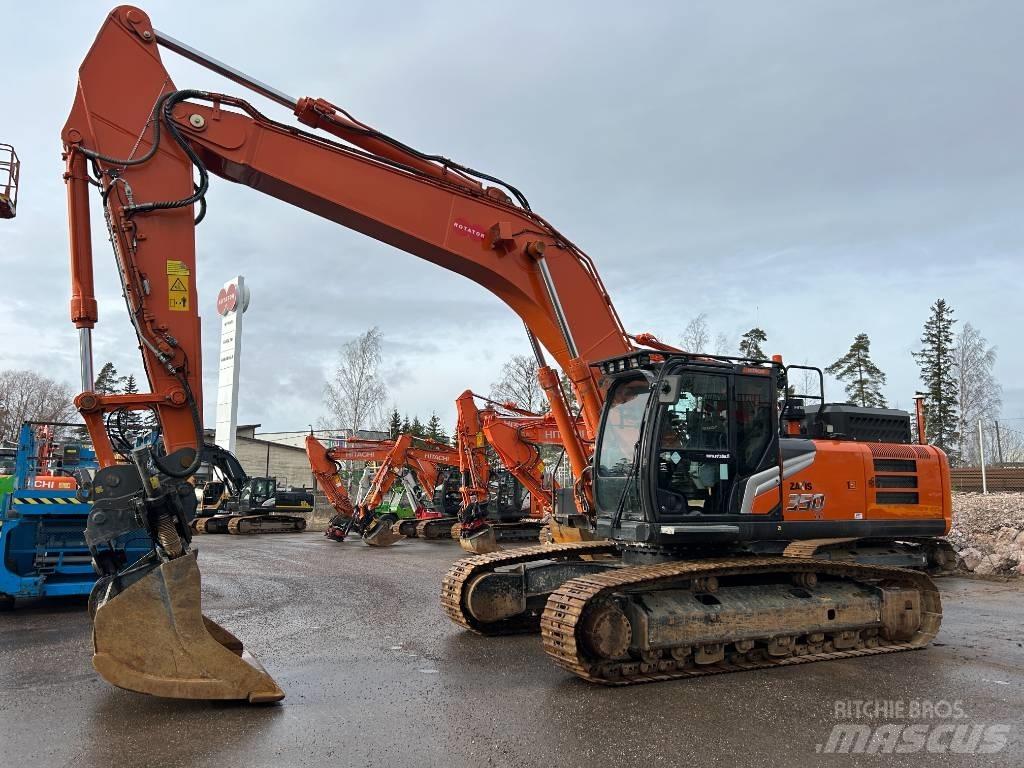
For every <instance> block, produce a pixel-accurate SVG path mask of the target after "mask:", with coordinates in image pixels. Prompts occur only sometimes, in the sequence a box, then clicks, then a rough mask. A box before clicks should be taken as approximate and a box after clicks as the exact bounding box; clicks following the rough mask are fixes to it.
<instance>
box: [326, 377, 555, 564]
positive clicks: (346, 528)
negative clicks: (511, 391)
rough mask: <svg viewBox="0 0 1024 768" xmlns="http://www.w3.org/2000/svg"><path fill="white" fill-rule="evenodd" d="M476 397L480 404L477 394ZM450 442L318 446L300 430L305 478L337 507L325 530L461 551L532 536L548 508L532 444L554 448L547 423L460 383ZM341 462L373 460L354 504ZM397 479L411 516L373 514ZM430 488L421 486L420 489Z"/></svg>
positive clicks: (376, 541) (547, 485) (547, 488)
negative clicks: (456, 546)
mask: <svg viewBox="0 0 1024 768" xmlns="http://www.w3.org/2000/svg"><path fill="white" fill-rule="evenodd" d="M477 400H480V401H482V402H484V403H485V407H484V408H483V409H480V408H478V407H477V405H476V401H477ZM456 406H457V409H458V425H457V427H456V434H455V446H454V447H452V446H449V445H447V444H443V443H437V442H434V441H431V440H427V439H423V438H416V437H414V436H412V435H409V434H403V435H399V436H397V438H395V439H394V440H371V439H362V438H354V439H349V440H346V441H345V442H344V444H343V445H340V446H337V447H332V448H326V447H325V446H324V445H323V444H322V443H320V441H319V440H317V439H316V437H315V436H313V435H312V434H310V435H309V436H307V437H306V454H307V456H308V458H309V463H310V467H311V469H312V472H313V476H314V478H315V479H316V481H317V484H318V485H319V487H320V488H321V489H322V490H323V492H324V494H325V496H326V497H327V499H328V501H329V502H330V504H331V506H333V507H334V510H335V512H336V513H337V514H336V515H335V517H333V518H332V519H331V520H330V521H329V523H328V525H327V530H326V531H325V535H326V536H327V537H328V538H330V539H332V540H334V541H344V540H345V538H346V537H347V536H348V535H349V533H351V532H352V531H355V532H356V533H357V534H358V535H359V536H360V537H361V538H362V540H363V541H365V542H366V543H367V544H369V545H370V546H374V547H383V546H388V545H390V544H393V543H394V542H395V541H397V540H399V539H401V538H406V537H410V538H423V539H446V538H454V539H457V540H458V541H459V543H460V544H461V545H462V547H463V548H464V549H466V550H467V551H469V552H475V553H486V552H493V551H496V550H497V549H498V541H499V540H500V541H523V540H534V541H536V540H537V539H538V537H539V536H540V534H541V529H542V527H544V524H545V522H546V521H547V520H548V519H549V518H550V515H551V511H552V508H553V502H552V498H553V493H554V491H555V490H556V485H555V483H554V481H553V480H552V479H550V478H548V479H546V478H545V475H544V461H543V458H542V455H541V450H540V447H541V446H544V445H551V446H560V445H561V439H560V436H559V433H558V429H557V427H556V425H555V423H554V421H553V420H552V419H551V418H550V417H548V416H544V415H540V414H535V413H531V412H529V411H526V410H524V409H521V408H519V407H517V406H516V405H515V404H514V403H497V402H495V401H492V400H489V399H488V398H485V397H482V396H480V395H476V394H474V393H473V392H472V391H470V390H466V391H465V392H463V393H462V395H460V396H459V398H458V400H457V401H456ZM346 462H373V463H374V464H375V471H374V472H373V473H372V475H370V476H369V477H368V476H367V475H366V474H364V475H363V478H362V480H363V481H366V480H367V479H368V482H365V483H361V486H360V488H359V491H358V494H357V496H358V501H357V502H356V503H355V504H353V502H352V500H351V497H350V495H349V491H348V488H347V487H346V484H345V478H344V474H343V466H344V464H345V463H346ZM396 482H401V483H402V485H403V486H404V491H405V495H406V497H407V498H408V500H409V504H410V507H411V508H412V509H413V517H412V518H410V519H404V520H400V519H399V518H398V516H397V515H395V514H394V513H392V512H389V511H385V512H384V513H383V514H377V512H378V511H379V510H380V508H381V506H380V505H381V504H382V503H383V502H384V499H385V497H386V495H387V493H388V492H389V491H390V490H391V488H392V486H394V484H395V483H396ZM428 491H429V493H428Z"/></svg>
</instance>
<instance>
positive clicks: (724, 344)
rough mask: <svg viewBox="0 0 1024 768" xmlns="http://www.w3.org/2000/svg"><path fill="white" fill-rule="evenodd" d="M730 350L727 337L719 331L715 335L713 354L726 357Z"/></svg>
mask: <svg viewBox="0 0 1024 768" xmlns="http://www.w3.org/2000/svg"><path fill="white" fill-rule="evenodd" d="M730 349H732V344H730V343H729V337H728V336H727V335H725V334H724V333H722V332H721V331H719V332H718V333H717V334H716V335H715V354H716V355H728V354H729V350H730Z"/></svg>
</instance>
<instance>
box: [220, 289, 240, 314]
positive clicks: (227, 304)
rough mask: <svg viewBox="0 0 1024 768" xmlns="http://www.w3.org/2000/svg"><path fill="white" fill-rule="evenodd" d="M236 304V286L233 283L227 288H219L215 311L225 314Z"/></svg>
mask: <svg viewBox="0 0 1024 768" xmlns="http://www.w3.org/2000/svg"><path fill="white" fill-rule="evenodd" d="M237 306H238V288H237V287H236V286H235V284H234V283H232V284H231V285H229V286H228V287H227V288H221V289H220V293H218V294H217V312H218V313H219V314H221V315H226V314H227V313H228V312H231V311H232V310H233V309H234V308H235V307H237Z"/></svg>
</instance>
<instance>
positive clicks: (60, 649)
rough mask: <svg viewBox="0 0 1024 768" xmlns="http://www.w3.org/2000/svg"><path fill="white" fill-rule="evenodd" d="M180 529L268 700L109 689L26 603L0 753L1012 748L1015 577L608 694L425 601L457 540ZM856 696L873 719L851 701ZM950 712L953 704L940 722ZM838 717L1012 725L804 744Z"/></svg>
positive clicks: (480, 757) (79, 756) (212, 601)
mask: <svg viewBox="0 0 1024 768" xmlns="http://www.w3.org/2000/svg"><path fill="white" fill-rule="evenodd" d="M197 542H198V545H199V549H200V565H201V568H202V573H203V578H204V585H203V601H204V611H205V612H206V613H207V614H208V615H210V616H211V617H212V618H214V619H215V620H217V621H219V622H220V623H222V624H223V625H224V626H225V627H227V628H228V629H230V630H231V631H233V632H234V633H235V634H236V635H238V636H239V637H240V638H241V639H242V640H244V641H245V643H246V645H247V647H248V648H249V650H251V651H252V652H253V653H254V654H255V655H257V656H258V657H259V658H260V659H261V660H262V662H263V664H264V665H265V666H266V668H267V670H268V672H270V674H271V675H273V676H274V678H275V679H276V680H277V681H278V683H279V684H280V685H281V686H282V687H283V688H284V689H285V691H286V693H287V698H286V699H285V700H284V702H282V703H281V704H279V705H271V706H261V707H252V706H245V705H234V704H212V703H206V702H187V701H168V700H161V699H155V698H151V697H147V696H141V695H137V694H132V693H127V692H125V691H121V690H118V689H116V688H113V687H111V686H109V685H107V684H106V683H105V682H104V681H103V680H101V679H100V678H99V676H98V675H97V674H96V673H95V672H94V671H93V669H92V666H91V664H90V661H89V659H90V652H91V643H90V622H89V618H88V615H87V613H86V612H85V608H84V603H83V602H82V601H64V602H59V603H45V604H35V605H30V606H26V607H22V608H19V609H18V610H16V611H15V612H13V613H7V614H0V765H5V766H17V767H18V768H30V767H32V766H46V767H47V768H50V767H56V766H75V767H76V768H91V767H92V766H97V767H99V768H111V766H115V767H117V768H120V767H121V766H132V768H137V767H148V766H168V767H169V766H211V767H216V768H233V767H234V766H239V767H242V766H245V768H260V767H262V766H274V767H275V768H279V767H285V766H288V767H290V766H387V767H388V768H398V767H399V766H552V767H555V766H559V767H560V766H572V767H575V766H588V767H590V766H615V767H616V768H628V767H630V766H705V765H707V766H747V765H750V766H757V765H780V766H815V765H837V766H859V765H922V766H924V765H928V766H942V765H971V766H977V765H1007V766H1019V765H1022V764H1024V736H1022V731H1024V727H1022V713H1024V632H1022V628H1024V601H1022V597H1024V584H1022V583H1021V582H1016V583H995V582H984V581H976V580H968V579H961V578H945V579H942V580H940V587H941V590H942V593H943V600H944V610H945V618H944V621H943V627H942V631H941V633H940V635H939V637H938V638H937V642H936V643H934V644H933V645H932V646H931V647H929V648H928V649H926V650H923V651H915V652H911V653H901V654H893V655H888V656H879V657H873V658H861V659H851V660H845V661H833V662H827V663H822V664H811V665H802V666H796V667H788V668H781V669H775V670H768V671H754V672H744V673H739V674H734V675H722V676H716V677H708V678H701V679H696V680H688V681H677V682H670V683H657V684H652V685H642V686H632V687H629V688H620V689H610V688H603V687H597V686H594V685H591V684H588V683H584V682H582V681H580V680H577V679H575V678H573V677H572V676H570V675H569V674H568V673H566V672H563V671H561V670H559V669H557V668H556V667H554V666H553V665H552V664H550V663H549V662H548V661H547V658H546V657H545V655H544V654H543V652H542V650H541V647H540V640H539V638H538V637H536V636H533V637H529V636H527V637H511V638H497V639H493V638H492V639H487V638H482V637H477V636H475V635H472V634H470V633H467V632H465V631H462V630H461V629H459V628H457V627H456V626H455V625H453V624H451V623H450V622H449V621H448V619H446V618H445V617H444V615H443V614H442V613H441V610H440V608H439V605H438V598H437V595H438V587H439V584H440V580H441V577H442V575H443V574H444V572H445V571H446V570H447V568H448V566H449V565H450V564H451V562H452V561H454V560H455V559H457V558H458V557H459V556H460V550H459V549H458V548H457V547H456V546H455V545H454V544H453V543H451V542H447V543H438V542H424V541H404V542H401V543H399V544H397V545H395V546H394V547H391V548H390V549H385V550H380V549H370V548H368V547H366V546H365V545H363V544H362V543H360V542H346V543H343V544H336V543H333V542H330V541H327V540H326V539H324V538H323V537H322V536H320V535H318V534H311V533H306V534H295V535H278V536H263V537H234V536H208V537H203V538H200V539H197ZM857 701H867V702H873V704H871V705H869V706H871V707H873V708H874V709H873V714H874V715H876V716H879V717H876V718H872V717H871V716H869V715H866V714H865V713H864V712H863V711H862V712H860V713H859V717H858V715H857V713H856V712H855V711H854V710H855V708H856V706H857V705H856V703H855V702H857ZM901 703H902V704H901ZM900 706H902V707H903V708H904V709H903V713H902V714H901V716H900V717H891V716H888V715H890V714H893V713H895V714H900V713H899V712H898V710H897V709H896V708H897V707H900ZM886 707H888V708H889V713H887V712H886V711H885V709H884V708H886ZM952 707H958V708H957V709H956V710H955V713H957V714H958V715H959V716H957V717H955V718H953V719H950V718H948V717H945V716H946V715H949V713H950V708H952ZM837 708H838V709H837ZM912 708H913V715H914V716H911V710H912ZM925 711H928V712H929V713H930V714H932V717H921V713H923V712H925ZM848 713H853V715H854V716H853V718H852V719H850V718H849V717H847V714H848ZM848 723H855V724H867V725H869V726H871V727H875V726H882V725H886V724H890V725H891V724H895V725H896V726H909V725H914V724H917V725H920V726H925V727H926V728H928V729H934V728H936V727H938V726H943V725H946V724H951V725H961V724H962V725H965V726H984V727H986V728H987V727H989V726H992V725H997V726H1000V725H1001V726H1008V729H1007V730H1006V732H1007V733H1008V736H1007V738H1006V739H1005V742H1006V743H1005V745H1004V746H1003V747H1002V748H1001V749H1000V750H999V751H998V752H995V753H994V754H982V755H977V754H954V753H950V752H949V751H948V749H949V747H948V745H949V744H950V738H951V736H950V732H952V727H951V728H949V729H947V732H946V734H945V736H943V735H942V734H941V733H940V734H939V736H937V737H936V741H935V744H936V747H935V748H936V749H942V748H943V747H944V746H945V749H946V751H945V752H934V751H932V752H929V751H927V745H926V746H925V749H924V750H922V751H918V752H911V753H909V754H908V753H893V754H875V755H871V754H857V755H854V754H821V752H820V750H824V751H825V752H828V739H829V737H830V733H831V732H832V730H833V727H834V726H835V725H837V724H848ZM872 733H874V731H872ZM927 733H929V734H931V733H932V731H927ZM898 736H899V732H898V731H897V737H898ZM997 741H998V740H997ZM984 743H988V742H987V741H986V742H984ZM993 743H995V744H996V745H998V744H997V743H996V742H993ZM890 746H892V745H890ZM902 746H903V747H904V749H908V748H910V747H907V745H906V744H905V743H903V744H902ZM881 748H882V749H883V750H884V743H882V744H881ZM897 748H898V747H897Z"/></svg>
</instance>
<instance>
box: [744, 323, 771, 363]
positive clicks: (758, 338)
mask: <svg viewBox="0 0 1024 768" xmlns="http://www.w3.org/2000/svg"><path fill="white" fill-rule="evenodd" d="M766 341H768V334H767V333H765V332H764V331H763V330H761V329H760V328H751V329H750V330H749V331H747V332H746V333H744V334H743V336H741V337H740V355H742V356H743V357H749V358H751V359H752V360H764V359H766V357H765V354H764V350H762V349H761V345H762V344H764V343H765V342H766Z"/></svg>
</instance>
